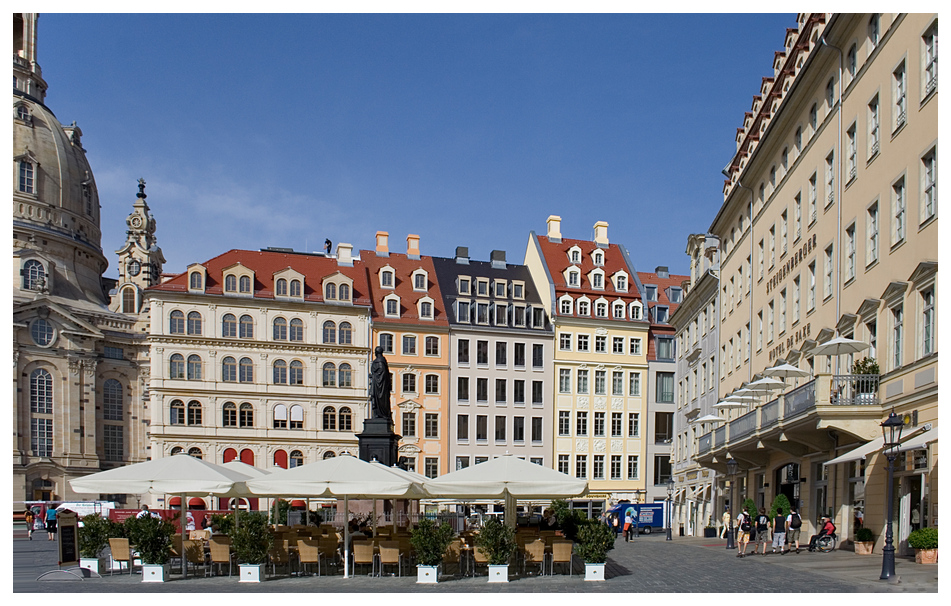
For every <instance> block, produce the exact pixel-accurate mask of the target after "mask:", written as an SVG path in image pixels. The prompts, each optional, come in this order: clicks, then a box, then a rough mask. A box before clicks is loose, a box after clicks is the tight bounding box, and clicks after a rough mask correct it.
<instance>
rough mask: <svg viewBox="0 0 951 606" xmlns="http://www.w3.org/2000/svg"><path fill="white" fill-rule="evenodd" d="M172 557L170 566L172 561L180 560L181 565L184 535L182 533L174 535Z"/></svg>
mask: <svg viewBox="0 0 951 606" xmlns="http://www.w3.org/2000/svg"><path fill="white" fill-rule="evenodd" d="M170 551H171V554H172V555H171V557H170V558H169V564H171V563H172V560H178V562H179V564H183V562H182V535H181V534H180V533H175V534H173V535H172V547H171V549H170Z"/></svg>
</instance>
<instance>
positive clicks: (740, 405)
mask: <svg viewBox="0 0 951 606" xmlns="http://www.w3.org/2000/svg"><path fill="white" fill-rule="evenodd" d="M713 407H714V408H746V407H747V404H744V403H743V402H734V401H731V400H720V401H719V402H717V403H716V404H714V405H713Z"/></svg>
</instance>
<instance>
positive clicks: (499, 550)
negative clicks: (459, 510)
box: [475, 518, 517, 566]
mask: <svg viewBox="0 0 951 606" xmlns="http://www.w3.org/2000/svg"><path fill="white" fill-rule="evenodd" d="M475 544H476V547H477V548H478V550H479V551H481V552H482V553H484V554H485V557H486V559H488V560H489V564H491V565H493V566H501V565H503V564H508V563H509V560H510V559H512V554H514V553H515V550H516V548H517V545H516V544H515V529H514V528H512V527H510V526H506V525H505V524H503V523H502V522H500V521H499V520H498V519H496V518H489V519H488V520H486V522H485V524H483V525H482V530H480V531H479V534H478V535H477V536H476V540H475Z"/></svg>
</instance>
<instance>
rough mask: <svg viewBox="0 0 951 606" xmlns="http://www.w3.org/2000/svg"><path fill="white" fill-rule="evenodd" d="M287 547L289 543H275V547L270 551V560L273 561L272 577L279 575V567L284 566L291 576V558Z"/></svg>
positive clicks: (282, 541)
mask: <svg viewBox="0 0 951 606" xmlns="http://www.w3.org/2000/svg"><path fill="white" fill-rule="evenodd" d="M287 547H288V546H287V541H284V540H281V541H275V542H274V545H273V546H272V547H271V549H270V550H269V551H268V559H270V561H271V576H276V575H277V567H278V566H284V567H285V568H286V569H287V572H288V574H290V572H291V557H290V552H289V551H288V548H287Z"/></svg>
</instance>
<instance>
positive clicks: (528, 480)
mask: <svg viewBox="0 0 951 606" xmlns="http://www.w3.org/2000/svg"><path fill="white" fill-rule="evenodd" d="M423 485H424V486H425V488H426V490H428V491H429V492H430V493H431V494H433V495H435V496H439V497H455V498H461V499H492V498H497V499H499V498H501V499H505V523H506V524H508V525H510V526H514V525H515V521H516V520H515V515H514V514H515V502H516V500H517V499H521V500H523V501H525V500H540V499H560V498H571V497H578V496H581V495H584V494H586V493H587V492H588V482H587V481H586V480H582V479H578V478H573V477H571V476H569V475H567V474H563V473H561V472H558V471H555V470H554V469H549V468H547V467H542V466H541V465H538V464H536V463H530V462H528V461H525V460H523V459H520V458H518V457H516V456H512V455H510V454H505V455H503V456H501V457H497V458H495V459H492V460H489V461H485V462H483V463H479V464H478V465H472V466H471V467H466V468H465V469H459V470H457V471H453V472H452V473H447V474H445V475H442V476H439V477H438V478H435V479H433V480H428V481H427V482H425V483H424V484H423Z"/></svg>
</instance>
